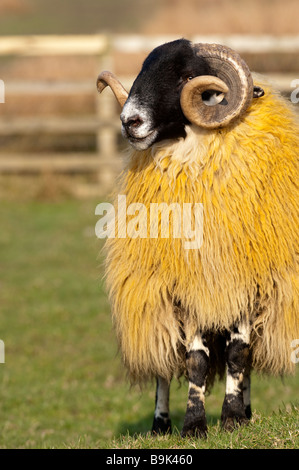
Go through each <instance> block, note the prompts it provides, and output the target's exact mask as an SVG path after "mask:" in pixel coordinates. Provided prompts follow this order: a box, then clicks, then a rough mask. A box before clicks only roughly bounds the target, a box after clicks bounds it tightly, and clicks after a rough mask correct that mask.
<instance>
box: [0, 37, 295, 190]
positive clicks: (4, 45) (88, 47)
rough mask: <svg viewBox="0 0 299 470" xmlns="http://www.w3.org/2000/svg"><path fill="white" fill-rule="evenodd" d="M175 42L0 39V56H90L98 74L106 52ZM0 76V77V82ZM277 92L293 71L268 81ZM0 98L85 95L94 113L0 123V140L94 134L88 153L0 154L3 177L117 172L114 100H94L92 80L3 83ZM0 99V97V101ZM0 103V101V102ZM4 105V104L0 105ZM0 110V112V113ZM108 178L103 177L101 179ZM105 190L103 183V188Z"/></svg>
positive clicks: (274, 46)
mask: <svg viewBox="0 0 299 470" xmlns="http://www.w3.org/2000/svg"><path fill="white" fill-rule="evenodd" d="M172 39H175V38H173V37H169V36H155V37H144V36H112V37H108V36H104V35H91V36H26V37H21V36H18V37H13V36H11V37H0V56H5V55H7V56H12V55H13V56H21V57H29V56H36V57H37V56H42V57H45V56H58V55H60V56H70V55H76V56H78V55H94V56H96V57H97V58H98V71H101V70H103V69H112V70H113V69H114V65H113V59H112V51H113V52H115V51H117V52H118V53H120V54H134V53H139V54H140V53H142V54H144V55H146V54H147V53H148V52H149V51H150V50H152V49H153V48H154V47H156V46H157V45H159V44H162V43H163V42H167V41H169V40H172ZM190 39H191V40H192V41H194V42H216V43H222V44H225V45H228V46H230V47H232V48H233V49H235V50H237V51H238V52H239V53H240V54H242V53H248V52H250V53H253V54H261V53H263V54H265V53H275V52H278V53H290V52H292V53H299V36H296V37H282V38H275V37H271V36H262V37H252V36H229V37H227V36H204V37H203V36H197V37H191V38H190ZM1 78H2V77H0V79H1ZM270 78H271V79H272V80H273V81H274V82H275V83H276V85H277V87H278V88H279V89H280V90H281V91H283V92H285V93H290V94H291V92H292V91H293V88H291V82H292V81H293V80H294V79H296V78H299V73H298V72H296V73H295V72H294V73H292V72H290V73H289V74H284V73H283V71H281V73H279V74H276V75H273V74H272V75H271V77H270ZM120 79H121V80H122V82H123V83H124V85H125V86H126V87H127V89H129V88H130V86H131V83H132V81H133V77H130V76H121V77H120ZM4 85H5V90H4V89H3V92H4V91H5V94H7V95H10V94H14V95H18V96H20V97H22V96H24V95H27V96H28V95H39V96H43V94H46V95H49V94H50V95H53V96H55V95H56V96H57V95H67V94H74V93H82V91H84V92H85V93H90V94H93V95H94V99H95V100H96V106H95V109H96V112H95V114H94V116H89V117H82V116H81V117H78V118H70V117H65V118H64V117H44V118H43V117H40V116H36V117H34V118H27V117H17V116H16V117H13V118H11V117H10V118H1V119H0V136H9V135H16V134H19V135H32V136H34V135H37V134H39V133H43V132H44V133H49V134H51V133H53V134H54V133H55V134H59V133H64V134H70V135H71V134H76V133H88V134H94V135H95V136H96V140H97V150H96V152H94V154H92V153H89V154H85V153H84V154H77V153H67V154H66V153H64V154H57V153H51V154H47V155H43V156H42V157H39V156H34V155H33V156H31V157H30V158H25V156H24V155H22V154H19V155H16V154H14V155H11V154H10V155H9V158H8V157H7V156H6V155H3V154H1V155H0V173H8V172H13V173H15V172H39V171H42V170H44V169H45V168H48V169H51V170H52V171H58V172H83V171H84V172H96V173H99V174H100V175H104V174H106V176H105V178H106V179H107V181H108V180H109V178H110V176H111V175H113V174H115V173H116V172H118V171H119V169H120V166H121V159H120V158H119V156H118V154H119V148H118V135H119V132H120V121H119V116H118V114H117V112H116V108H115V100H114V97H113V95H112V93H111V92H110V91H105V92H104V93H103V94H102V96H101V99H99V97H98V95H97V91H96V86H95V77H91V78H90V80H88V81H82V82H78V81H76V82H75V81H74V82H70V81H68V82H48V81H45V82H41V81H40V80H39V81H35V82H33V81H24V80H21V79H20V80H18V81H11V82H8V83H5V84H4ZM0 98H1V97H0ZM0 101H1V99H0ZM0 106H5V104H0ZM0 109H1V108H0ZM107 175H108V176H107ZM108 186H109V184H108Z"/></svg>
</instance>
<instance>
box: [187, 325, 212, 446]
mask: <svg viewBox="0 0 299 470" xmlns="http://www.w3.org/2000/svg"><path fill="white" fill-rule="evenodd" d="M186 367H187V372H188V379H189V391H188V403H187V410H186V414H185V419H184V426H183V429H182V433H181V434H182V437H185V436H198V437H206V435H207V420H206V414H205V391H206V379H207V374H208V370H209V349H208V347H207V344H206V341H205V338H204V335H202V334H201V333H200V332H199V331H198V332H197V334H196V335H195V338H194V340H193V341H192V343H191V345H190V347H189V348H188V350H187V353H186Z"/></svg>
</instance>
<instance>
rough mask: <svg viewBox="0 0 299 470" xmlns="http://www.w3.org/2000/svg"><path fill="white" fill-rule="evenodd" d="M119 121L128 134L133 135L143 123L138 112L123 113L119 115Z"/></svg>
mask: <svg viewBox="0 0 299 470" xmlns="http://www.w3.org/2000/svg"><path fill="white" fill-rule="evenodd" d="M120 119H121V122H122V124H123V127H124V128H125V130H126V132H127V133H128V134H129V135H132V136H135V134H136V132H137V131H138V129H139V127H140V126H141V125H142V124H143V120H142V119H141V117H140V116H139V114H134V115H133V116H125V115H124V114H123V113H122V114H121V115H120Z"/></svg>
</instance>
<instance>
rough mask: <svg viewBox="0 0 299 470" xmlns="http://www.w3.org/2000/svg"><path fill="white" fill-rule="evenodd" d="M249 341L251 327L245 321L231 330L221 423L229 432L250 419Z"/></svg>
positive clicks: (228, 341)
mask: <svg viewBox="0 0 299 470" xmlns="http://www.w3.org/2000/svg"><path fill="white" fill-rule="evenodd" d="M249 341H250V325H249V322H248V321H246V320H245V319H244V320H243V321H241V322H240V323H239V324H238V325H235V326H234V327H233V328H232V329H231V331H230V336H229V339H228V340H227V343H226V362H227V379H226V391H225V398H224V402H223V406H222V414H221V423H222V426H223V428H224V429H225V430H227V431H232V430H233V429H234V428H235V427H236V426H238V425H241V424H247V423H248V417H250V398H249V390H248V387H249V386H250V382H249V380H250V379H249V372H248V371H249ZM244 379H245V383H244ZM244 398H245V404H244ZM246 408H247V409H246Z"/></svg>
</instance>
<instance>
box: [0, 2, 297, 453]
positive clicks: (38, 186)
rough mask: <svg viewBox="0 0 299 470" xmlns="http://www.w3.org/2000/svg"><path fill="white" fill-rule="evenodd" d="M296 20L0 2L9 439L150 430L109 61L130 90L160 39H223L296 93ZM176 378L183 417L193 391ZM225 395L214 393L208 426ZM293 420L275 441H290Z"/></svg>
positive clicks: (67, 439) (280, 10) (62, 443)
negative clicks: (121, 306)
mask: <svg viewBox="0 0 299 470" xmlns="http://www.w3.org/2000/svg"><path fill="white" fill-rule="evenodd" d="M298 18H299V2H298V0H84V1H82V0H51V1H50V2H49V1H46V0H0V79H1V80H3V82H4V85H5V102H4V103H0V224H1V225H0V339H2V340H3V341H4V344H5V358H6V362H5V364H0V383H1V385H0V416H1V423H2V430H1V431H0V447H1V448H5V447H8V448H12V447H26V448H28V447H51V446H52V447H68V448H70V447H88V446H90V447H101V446H106V445H108V444H107V442H111V439H115V438H117V436H120V435H121V434H122V433H126V432H128V433H129V434H132V433H134V432H146V431H147V430H148V429H150V427H151V420H152V411H153V404H154V390H153V388H152V389H149V390H148V391H146V392H145V393H144V394H143V395H140V394H139V393H138V392H136V391H132V392H130V393H128V384H127V383H126V381H125V374H124V372H123V370H122V367H121V365H120V361H119V357H118V356H117V347H116V344H115V339H114V334H113V331H112V329H111V320H110V309H109V305H108V301H107V296H106V293H105V289H104V284H103V279H102V276H103V269H102V261H103V257H102V255H101V253H100V249H101V246H102V243H101V241H99V240H97V239H96V238H95V233H94V226H95V223H96V217H95V214H94V211H95V207H96V204H97V203H99V202H102V201H107V200H109V195H110V192H111V191H112V190H113V188H114V185H115V178H116V176H117V174H118V173H119V172H120V171H121V168H122V157H121V151H122V149H123V148H124V146H125V143H124V142H123V140H122V137H121V135H120V122H119V108H118V107H117V105H116V103H115V100H114V98H113V95H112V93H111V92H110V91H109V90H105V92H104V93H103V94H102V96H101V98H99V96H98V94H97V92H96V86H95V83H96V78H97V76H98V74H99V73H100V71H101V70H103V69H110V70H112V71H114V72H115V73H116V74H117V75H118V76H119V77H120V78H121V80H122V82H123V83H124V84H125V86H126V87H127V88H128V89H129V88H130V85H131V83H132V81H133V79H134V77H135V76H136V74H137V73H138V71H139V70H140V68H141V64H142V61H143V60H144V58H145V57H146V55H147V54H148V53H149V52H150V50H152V49H153V48H154V47H155V46H157V45H159V44H161V43H163V42H165V41H168V40H172V39H176V38H179V37H185V38H188V39H191V40H195V41H198V42H200V41H206V42H220V43H223V44H227V45H229V46H231V47H233V48H234V49H236V50H237V51H238V52H239V53H240V54H241V55H242V57H243V58H244V59H245V60H246V61H247V63H248V64H249V66H250V68H251V69H252V70H254V71H256V72H258V73H262V74H264V75H266V76H267V77H269V79H271V80H272V81H273V82H275V83H276V85H277V87H278V88H279V89H280V91H281V92H282V93H283V94H284V95H285V96H286V97H287V98H288V99H290V94H291V92H292V91H293V90H294V86H292V81H293V80H295V79H299V25H298ZM297 86H298V84H297ZM294 106H295V109H297V108H296V105H294ZM297 107H298V109H299V104H298V105H297ZM99 253H100V254H99ZM298 383H299V380H298V374H297V378H296V377H295V378H287V379H285V381H284V382H282V381H281V380H280V379H266V378H263V379H262V380H261V379H260V378H255V379H254V386H253V408H254V409H258V410H259V412H260V413H262V414H265V415H267V414H271V413H272V412H273V411H275V412H278V410H279V409H280V408H281V407H284V410H286V411H287V412H290V410H291V409H292V406H293V404H294V403H296V400H297V396H298ZM174 387H176V388H175V392H174V393H173V394H172V397H173V401H172V408H173V413H172V415H173V418H174V424H175V425H177V426H178V427H180V426H181V424H182V420H183V415H184V410H185V400H186V388H185V387H184V386H182V387H181V388H180V389H179V390H177V385H175V386H174ZM223 392H224V390H223V385H220V384H218V385H217V386H216V391H215V394H212V395H211V397H209V398H208V401H207V410H208V421H209V424H211V425H212V424H215V423H216V422H217V420H218V419H219V417H220V410H221V402H222V399H223ZM209 400H210V401H209ZM256 416H258V415H256ZM278 429H281V427H278ZM292 432H293V431H292ZM292 432H291V431H289V434H288V436H289V437H286V438H285V439H284V438H283V437H282V436H280V437H277V434H275V433H274V434H273V435H274V436H276V437H273V435H271V436H270V435H269V436H268V437H269V442H271V443H272V444H273V446H274V447H280V446H282V447H283V446H291V447H292V446H294V445H295V439H297V441H296V442H297V444H298V433H297V435H296V436H295V434H294V433H293V434H292ZM290 436H291V437H290ZM266 437H267V436H266ZM266 437H265V436H264V439H266ZM272 444H269V445H272ZM112 445H113V446H114V447H115V446H118V445H120V443H119V441H117V444H116V443H115V441H112ZM224 445H227V444H224ZM230 445H232V440H230ZM236 445H237V444H236Z"/></svg>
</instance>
